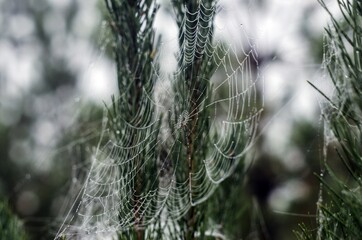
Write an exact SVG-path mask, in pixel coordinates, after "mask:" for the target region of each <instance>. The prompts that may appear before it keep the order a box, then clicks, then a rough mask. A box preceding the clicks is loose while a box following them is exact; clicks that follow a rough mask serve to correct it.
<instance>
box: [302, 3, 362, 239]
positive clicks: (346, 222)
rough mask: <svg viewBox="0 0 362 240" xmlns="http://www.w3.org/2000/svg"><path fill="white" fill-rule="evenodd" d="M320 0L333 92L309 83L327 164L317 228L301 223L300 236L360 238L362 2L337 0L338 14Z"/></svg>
mask: <svg viewBox="0 0 362 240" xmlns="http://www.w3.org/2000/svg"><path fill="white" fill-rule="evenodd" d="M320 3H321V5H322V6H323V7H324V9H325V10H326V11H327V12H328V13H329V15H330V17H331V25H330V26H329V27H328V28H327V29H326V40H325V45H326V49H325V57H324V58H325V60H324V65H325V68H326V71H327V72H328V75H329V77H330V79H331V85H332V86H333V87H334V93H333V95H332V96H330V95H328V94H327V93H326V92H323V91H321V90H318V88H317V87H315V86H314V85H313V86H314V87H315V88H316V89H317V90H318V91H319V92H320V94H321V95H322V96H323V97H324V101H323V105H322V109H323V112H322V114H323V118H324V120H325V129H326V130H325V133H326V134H325V147H324V150H323V155H324V159H325V163H324V166H323V169H322V172H321V174H320V181H321V194H320V199H319V201H318V216H317V223H318V228H317V231H316V232H312V231H308V230H306V229H305V227H303V231H302V232H301V233H298V237H299V238H300V239H314V236H315V238H316V239H361V238H362V218H361V212H362V181H361V177H362V151H361V144H362V121H361V119H362V94H361V93H362V84H361V83H362V52H361V50H362V16H361V15H362V3H361V1H358V0H348V1H338V6H339V10H340V13H341V19H339V18H337V17H336V15H334V14H335V13H332V12H331V11H330V10H329V8H328V7H327V5H326V3H325V2H324V1H320ZM330 132H332V137H331V133H330ZM331 138H332V139H333V141H330V139H331ZM331 147H333V148H334V150H333V152H335V153H336V154H337V155H338V159H339V160H340V161H341V163H343V166H344V170H346V171H342V170H341V169H340V167H336V165H337V164H336V163H335V162H333V159H334V158H333V154H332V153H333V152H332V151H331V150H329V149H331ZM337 166H338V165H337ZM346 172H347V173H346Z"/></svg>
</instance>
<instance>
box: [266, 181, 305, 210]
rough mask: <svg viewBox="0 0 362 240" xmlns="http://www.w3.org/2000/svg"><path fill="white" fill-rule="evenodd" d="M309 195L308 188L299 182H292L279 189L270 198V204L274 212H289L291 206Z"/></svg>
mask: <svg viewBox="0 0 362 240" xmlns="http://www.w3.org/2000/svg"><path fill="white" fill-rule="evenodd" d="M308 193H309V189H308V186H307V185H306V184H305V183H303V182H302V181H299V180H290V181H288V182H286V183H285V184H284V185H282V186H280V187H278V188H277V189H276V190H274V191H273V192H272V194H271V195H270V197H269V204H270V206H271V208H272V209H273V210H274V211H281V212H284V211H288V209H289V207H290V204H291V203H292V202H293V201H295V200H297V199H301V198H303V197H307V196H308Z"/></svg>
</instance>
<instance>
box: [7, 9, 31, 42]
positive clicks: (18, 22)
mask: <svg viewBox="0 0 362 240" xmlns="http://www.w3.org/2000/svg"><path fill="white" fill-rule="evenodd" d="M8 30H9V33H10V35H11V36H13V37H14V38H16V39H18V40H21V39H24V38H27V37H29V36H30V35H31V34H33V33H34V30H35V27H34V22H33V21H32V19H31V18H30V17H29V16H27V15H25V14H17V15H12V16H11V17H10V19H9V25H8Z"/></svg>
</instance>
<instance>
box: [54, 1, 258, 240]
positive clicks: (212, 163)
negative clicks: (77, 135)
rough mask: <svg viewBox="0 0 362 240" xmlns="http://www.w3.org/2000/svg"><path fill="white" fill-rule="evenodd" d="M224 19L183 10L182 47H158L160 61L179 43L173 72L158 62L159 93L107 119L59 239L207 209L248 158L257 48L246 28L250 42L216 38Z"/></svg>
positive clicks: (208, 11) (210, 11)
mask: <svg viewBox="0 0 362 240" xmlns="http://www.w3.org/2000/svg"><path fill="white" fill-rule="evenodd" d="M221 10H222V9H220V6H219V5H213V6H204V5H203V3H202V2H201V3H200V6H199V8H198V9H197V10H196V11H194V12H191V11H189V10H188V9H187V8H186V10H185V16H184V17H183V18H182V20H181V21H180V22H179V28H180V32H181V34H179V38H176V39H173V40H168V41H164V42H162V40H161V44H160V47H159V48H158V50H157V51H158V53H157V55H158V56H162V55H163V54H167V53H165V52H163V51H164V49H167V44H174V42H173V41H177V42H178V43H181V44H180V46H179V48H178V51H177V53H176V56H175V59H176V66H175V68H176V70H175V71H173V72H172V73H165V72H163V71H162V65H163V64H167V63H164V62H162V61H160V62H159V63H156V60H157V59H158V58H157V57H155V58H154V59H155V63H154V69H153V75H152V76H149V78H150V79H153V80H154V81H155V87H153V88H151V90H148V89H144V92H145V94H144V95H143V98H142V99H141V100H140V103H141V105H140V107H139V110H138V112H137V114H136V116H135V117H134V119H135V120H134V121H133V122H127V121H126V120H124V119H122V118H121V117H117V116H115V115H112V114H109V115H108V116H107V118H105V121H106V122H109V123H110V124H108V125H107V124H104V128H103V129H102V130H101V131H102V137H101V139H100V141H99V142H100V144H99V145H98V146H97V148H96V149H95V151H94V153H93V154H92V155H91V167H90V169H88V170H87V171H88V174H87V177H86V179H85V181H84V185H83V186H82V189H81V192H80V193H79V195H78V198H77V199H76V201H75V202H74V204H73V207H72V209H71V210H70V211H69V213H68V214H67V216H66V218H65V221H64V223H63V224H62V227H61V228H60V230H59V232H58V233H57V236H56V238H59V237H61V236H63V235H66V236H68V237H69V238H79V239H81V238H87V239H90V238H92V237H94V238H97V237H100V236H106V235H107V236H112V235H113V234H116V233H117V232H122V231H127V230H128V229H130V228H134V226H137V227H139V228H147V227H150V226H152V224H153V222H154V221H155V219H156V218H161V219H162V218H170V219H173V220H177V219H179V218H181V217H183V216H184V215H185V214H186V213H187V212H188V210H189V209H190V208H191V207H193V206H196V205H198V204H200V203H202V202H204V201H205V200H207V199H208V198H209V196H210V195H211V194H212V193H213V191H214V190H215V188H216V187H217V185H218V184H219V183H220V182H222V181H223V180H224V179H225V178H227V177H228V176H229V175H230V174H231V173H232V172H233V171H234V169H235V168H236V166H237V164H239V162H240V160H241V159H244V157H245V154H246V152H247V151H248V149H249V148H250V147H251V146H252V144H253V142H254V140H255V136H256V132H257V126H258V123H259V119H260V114H261V112H262V109H263V100H262V97H261V94H260V91H261V89H262V79H261V77H260V75H259V70H258V61H257V53H256V50H255V46H254V45H253V44H252V43H251V41H249V40H250V39H249V38H248V36H247V34H246V33H245V31H244V29H243V27H242V26H238V28H237V30H238V31H240V35H241V36H243V37H241V38H240V39H238V40H235V39H233V40H234V42H233V44H231V43H227V42H224V41H222V40H219V39H218V38H215V36H214V32H215V28H218V27H219V26H218V25H216V24H215V25H212V24H211V23H212V22H213V21H214V17H215V14H217V13H218V12H219V11H221ZM190 16H192V17H190ZM191 19H192V20H191ZM217 30H218V31H221V32H222V31H224V32H225V34H227V31H228V30H227V26H223V27H220V28H218V29H217ZM233 31H235V29H233ZM198 61H200V62H203V64H200V65H196V64H195V63H197V62H198ZM193 66H200V68H201V70H200V71H199V72H198V73H199V74H197V76H192V74H191V77H192V78H195V79H197V80H195V82H193V81H191V79H188V78H190V75H189V72H190V71H192V70H190V68H192V67H193ZM203 71H204V72H206V73H205V74H204V73H203ZM196 83H198V84H196ZM190 84H191V87H192V88H193V90H192V92H193V93H190V92H189V91H188V90H187V89H189V88H190ZM125 94H126V93H125ZM198 96H199V97H198ZM119 101H123V98H122V94H121V96H120V97H119ZM115 112H116V111H115ZM135 123H137V124H135ZM196 124H199V125H197V128H199V130H197V129H194V128H193V127H195V126H196ZM109 125H113V126H117V129H119V130H116V131H115V132H112V131H111V130H110V129H109V128H108V127H107V126H109ZM192 139H197V142H191V141H192ZM190 145H192V147H191V146H190ZM191 153H192V154H191ZM191 157H192V158H195V159H191ZM196 158H197V159H198V160H196ZM191 162H193V163H192V164H194V165H192V164H191ZM191 165H192V166H191ZM190 169H191V170H190ZM139 178H143V179H146V180H142V181H141V183H140V181H139V180H138V179H139ZM165 221H166V220H165Z"/></svg>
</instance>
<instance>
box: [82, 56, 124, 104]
mask: <svg viewBox="0 0 362 240" xmlns="http://www.w3.org/2000/svg"><path fill="white" fill-rule="evenodd" d="M78 88H79V90H80V92H81V95H82V96H84V97H85V98H88V99H89V100H92V101H94V102H96V103H98V104H103V102H106V103H109V102H110V100H111V95H112V94H117V92H118V87H117V83H116V69H115V64H113V63H112V62H110V61H109V60H106V59H102V60H99V61H96V62H94V63H92V65H91V66H90V68H89V69H88V70H87V71H85V72H84V73H83V74H81V76H80V79H79V82H78Z"/></svg>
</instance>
